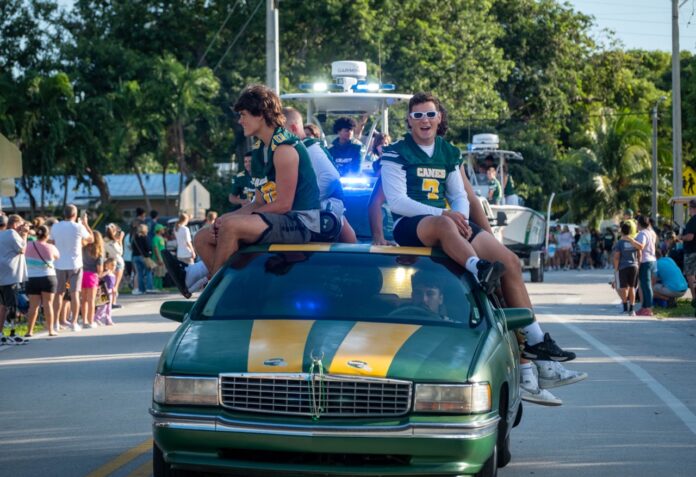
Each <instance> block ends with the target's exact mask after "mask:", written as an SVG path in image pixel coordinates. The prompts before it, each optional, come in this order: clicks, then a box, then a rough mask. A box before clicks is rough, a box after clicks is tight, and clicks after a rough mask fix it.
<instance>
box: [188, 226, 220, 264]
mask: <svg viewBox="0 0 696 477" xmlns="http://www.w3.org/2000/svg"><path fill="white" fill-rule="evenodd" d="M216 246H217V245H216V244H215V243H213V229H212V228H210V227H205V228H202V229H201V230H199V231H198V232H197V233H196V236H195V237H193V248H194V249H195V250H196V253H197V254H198V256H199V257H200V258H201V260H202V261H203V263H205V267H206V268H207V269H208V270H212V269H213V265H214V264H215V249H216Z"/></svg>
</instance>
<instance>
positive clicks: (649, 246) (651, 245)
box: [636, 229, 657, 263]
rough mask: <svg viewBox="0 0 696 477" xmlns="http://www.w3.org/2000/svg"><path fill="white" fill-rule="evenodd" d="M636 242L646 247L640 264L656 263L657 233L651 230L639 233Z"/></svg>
mask: <svg viewBox="0 0 696 477" xmlns="http://www.w3.org/2000/svg"><path fill="white" fill-rule="evenodd" d="M636 242H640V243H641V244H643V245H645V247H644V248H643V250H642V253H641V255H640V263H646V262H654V261H656V260H657V258H656V257H655V232H653V231H652V230H650V229H643V230H641V231H640V232H638V235H637V236H636Z"/></svg>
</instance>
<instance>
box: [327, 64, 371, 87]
mask: <svg viewBox="0 0 696 477" xmlns="http://www.w3.org/2000/svg"><path fill="white" fill-rule="evenodd" d="M331 76H332V77H333V79H334V83H336V84H337V85H339V86H341V87H343V91H350V90H351V88H353V86H355V85H356V84H358V82H361V81H365V78H367V63H365V62H364V61H334V62H333V63H331Z"/></svg>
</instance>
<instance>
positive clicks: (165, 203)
mask: <svg viewBox="0 0 696 477" xmlns="http://www.w3.org/2000/svg"><path fill="white" fill-rule="evenodd" d="M140 178H141V179H142V182H143V184H142V187H141V185H140V182H139V181H138V178H137V176H136V175H135V174H108V175H105V176H104V180H105V182H106V184H107V185H108V187H109V193H110V195H111V203H112V204H113V205H114V207H115V208H116V210H117V211H118V212H119V213H120V214H121V215H122V216H123V217H124V219H128V218H130V217H134V216H135V209H136V208H137V207H142V208H143V209H147V201H146V199H145V195H147V199H148V200H149V202H150V207H151V208H152V209H155V210H157V211H158V212H159V213H160V214H161V215H177V214H178V213H179V212H186V213H188V214H189V215H191V216H192V217H194V218H204V217H205V212H206V210H207V209H208V208H210V194H209V193H208V191H207V190H206V188H205V187H204V186H203V185H202V184H201V183H200V182H199V181H197V180H196V179H193V180H191V181H190V182H189V183H188V184H185V185H184V187H183V189H182V191H181V195H179V180H180V175H179V174H166V175H165V176H164V178H163V176H162V174H141V175H140ZM25 180H26V181H27V183H28V184H31V187H30V191H31V197H33V198H34V201H35V204H36V205H35V208H36V210H37V211H40V210H42V209H43V210H45V211H46V212H47V213H49V212H51V213H52V212H54V211H56V210H58V211H60V210H62V209H63V207H64V205H65V204H75V205H76V206H77V207H78V208H80V209H87V208H90V209H96V210H99V208H100V207H101V206H102V204H101V199H100V195H99V190H98V189H97V187H96V186H94V185H90V183H89V181H88V179H87V178H85V183H83V184H78V182H77V179H76V178H75V177H74V176H68V177H67V178H64V177H60V176H52V177H46V185H45V188H44V191H43V194H42V191H41V177H39V176H29V177H26V178H25ZM143 189H144V190H145V192H143ZM16 190H17V194H16V196H15V197H13V198H10V197H1V198H0V201H1V202H0V204H1V206H2V210H4V211H15V212H17V213H21V214H27V213H30V212H31V209H32V207H31V198H30V194H29V193H27V191H26V190H25V189H24V187H23V186H22V183H21V180H20V179H18V180H17V181H16ZM42 195H43V197H42ZM42 204H43V206H42Z"/></svg>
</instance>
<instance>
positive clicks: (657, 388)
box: [544, 315, 696, 434]
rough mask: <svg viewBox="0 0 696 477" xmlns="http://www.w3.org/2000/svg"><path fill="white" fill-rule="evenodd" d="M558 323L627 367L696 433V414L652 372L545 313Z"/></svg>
mask: <svg viewBox="0 0 696 477" xmlns="http://www.w3.org/2000/svg"><path fill="white" fill-rule="evenodd" d="M544 316H547V317H549V318H551V319H552V320H554V321H556V322H557V323H560V324H562V325H563V326H565V327H566V328H568V329H569V330H571V331H572V332H573V333H575V334H576V335H578V336H580V337H581V338H582V339H584V340H585V341H587V342H588V343H589V344H590V345H592V346H594V347H595V348H596V349H597V350H599V351H601V352H602V353H604V354H605V355H607V356H608V357H609V358H611V359H612V360H613V361H614V362H616V363H618V364H620V365H622V366H624V367H625V368H627V369H628V370H629V371H630V372H631V373H633V375H634V376H635V377H637V378H638V379H639V380H640V381H642V382H643V384H645V385H646V386H648V387H649V388H650V389H651V390H652V392H654V393H655V394H656V395H657V397H658V398H660V400H661V401H662V402H663V403H665V404H666V405H667V407H669V408H670V409H671V410H672V412H674V414H676V416H677V417H678V418H679V419H680V420H681V421H682V422H683V423H684V424H685V425H686V427H688V428H689V430H690V431H691V432H692V433H694V434H696V415H695V414H694V413H693V412H691V411H690V410H689V408H688V407H686V406H685V405H684V403H682V402H681V401H680V400H679V399H678V398H677V397H676V396H675V395H674V394H672V393H671V392H670V391H669V389H667V388H666V387H664V386H663V385H662V384H660V383H659V382H658V381H657V380H656V379H655V378H653V377H652V376H651V375H650V373H648V372H647V371H646V370H644V369H643V368H641V367H640V366H638V365H637V364H635V363H633V362H632V361H631V360H629V359H627V358H625V357H624V356H621V355H620V354H619V353H617V352H615V351H614V350H613V349H611V348H610V347H609V346H607V345H605V344H604V343H602V342H601V341H599V340H598V339H597V338H595V337H594V336H592V335H591V334H589V333H588V332H586V331H583V330H581V329H580V328H578V327H577V326H575V325H572V324H570V323H565V322H564V321H563V320H562V319H561V318H559V317H557V316H555V315H544Z"/></svg>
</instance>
